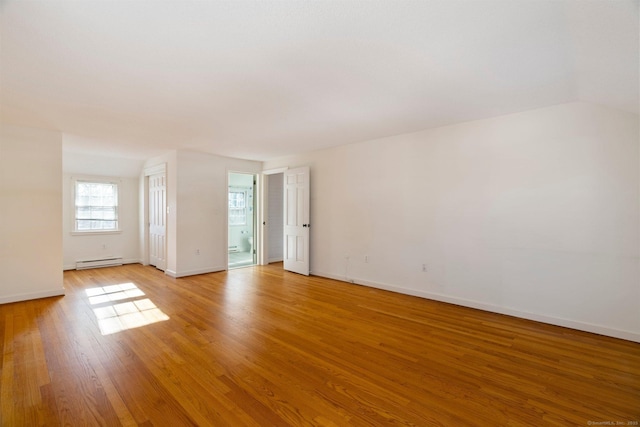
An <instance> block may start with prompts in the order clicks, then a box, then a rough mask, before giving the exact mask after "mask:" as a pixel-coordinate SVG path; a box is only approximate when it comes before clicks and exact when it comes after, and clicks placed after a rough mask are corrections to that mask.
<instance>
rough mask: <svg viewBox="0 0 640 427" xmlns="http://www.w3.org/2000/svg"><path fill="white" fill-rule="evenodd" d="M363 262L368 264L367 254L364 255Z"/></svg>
mask: <svg viewBox="0 0 640 427" xmlns="http://www.w3.org/2000/svg"><path fill="white" fill-rule="evenodd" d="M364 262H365V264H369V255H365V256H364Z"/></svg>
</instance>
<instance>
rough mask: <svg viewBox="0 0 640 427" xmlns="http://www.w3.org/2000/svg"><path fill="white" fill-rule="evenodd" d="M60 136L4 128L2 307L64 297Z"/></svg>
mask: <svg viewBox="0 0 640 427" xmlns="http://www.w3.org/2000/svg"><path fill="white" fill-rule="evenodd" d="M61 176H62V135H61V134H60V133H59V132H52V131H45V130H40V129H30V128H24V127H18V126H10V125H0V303H7V302H13V301H22V300H28V299H35V298H42V297H48V296H54V295H64V288H63V283H62V182H61Z"/></svg>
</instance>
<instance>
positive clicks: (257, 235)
mask: <svg viewBox="0 0 640 427" xmlns="http://www.w3.org/2000/svg"><path fill="white" fill-rule="evenodd" d="M232 173H235V174H241V175H253V178H254V180H255V184H254V186H253V246H254V249H255V251H256V254H255V256H254V260H255V264H253V265H261V264H260V257H261V253H262V250H261V249H262V248H261V247H260V241H261V239H262V227H260V226H259V224H262V221H263V220H262V215H261V214H262V199H261V197H262V172H247V171H243V170H236V169H227V170H226V177H225V181H226V182H225V189H226V193H225V196H224V197H225V205H224V206H225V210H224V227H225V233H224V236H225V239H224V254H225V258H226V261H225V270H227V271H228V270H229V175H230V174H232Z"/></svg>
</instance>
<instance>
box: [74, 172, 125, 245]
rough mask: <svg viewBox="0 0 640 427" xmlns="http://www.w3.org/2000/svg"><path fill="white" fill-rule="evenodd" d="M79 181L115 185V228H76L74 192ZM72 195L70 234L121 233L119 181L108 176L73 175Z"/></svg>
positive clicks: (76, 213)
mask: <svg viewBox="0 0 640 427" xmlns="http://www.w3.org/2000/svg"><path fill="white" fill-rule="evenodd" d="M80 183H92V184H110V185H113V186H115V192H116V206H115V218H116V219H115V228H109V229H88V230H79V229H78V211H77V205H76V203H77V200H76V193H77V190H78V184H80ZM72 188H73V191H72V197H71V204H72V206H71V208H72V212H73V215H72V217H71V219H72V222H73V224H72V228H71V230H72V231H71V234H73V235H91V234H118V233H121V232H122V230H121V229H120V212H119V208H120V181H119V180H114V179H108V178H98V177H75V178H73V179H72Z"/></svg>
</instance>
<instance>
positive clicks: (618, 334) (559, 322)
mask: <svg viewBox="0 0 640 427" xmlns="http://www.w3.org/2000/svg"><path fill="white" fill-rule="evenodd" d="M313 275H314V276H320V277H326V278H329V279H334V280H340V281H342V282H347V283H353V284H356V285H361V286H368V287H371V288H376V289H382V290H385V291H391V292H397V293H400V294H405V295H412V296H416V297H420V298H426V299H431V300H434V301H440V302H446V303H449V304H455V305H460V306H463V307H469V308H476V309H479V310H484V311H490V312H492V313H498V314H506V315H508V316H514V317H519V318H522V319H528V320H534V321H536V322H541V323H548V324H550V325H555V326H562V327H565V328H570V329H576V330H579V331H584V332H591V333H594V334H599V335H606V336H609V337H613V338H620V339H623V340H628V341H634V342H640V333H636V332H632V331H625V330H620V329H613V328H609V327H607V326H602V325H595V324H592V323H587V322H579V321H575V320H570V319H563V318H560V317H553V316H548V315H544V314H538V313H531V312H527V311H521V310H515V309H511V308H508V307H501V306H498V305H493V304H487V303H483V302H480V301H475V300H469V299H465V298H459V297H452V296H448V295H443V294H438V293H435V292H424V291H418V290H415V289H407V288H402V287H399V286H394V285H389V284H386V283H379V282H372V281H368V280H361V279H355V278H345V277H340V276H336V275H334V274H328V273H323V272H318V271H314V272H313Z"/></svg>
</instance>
